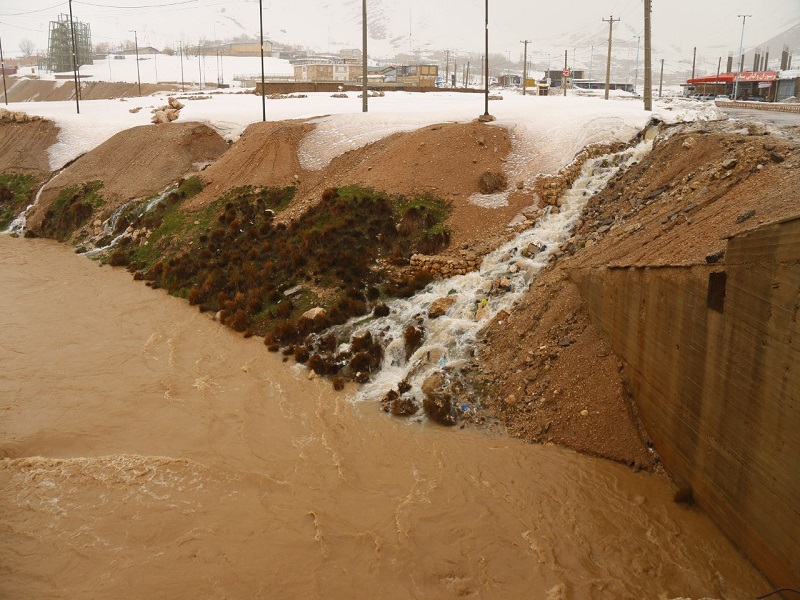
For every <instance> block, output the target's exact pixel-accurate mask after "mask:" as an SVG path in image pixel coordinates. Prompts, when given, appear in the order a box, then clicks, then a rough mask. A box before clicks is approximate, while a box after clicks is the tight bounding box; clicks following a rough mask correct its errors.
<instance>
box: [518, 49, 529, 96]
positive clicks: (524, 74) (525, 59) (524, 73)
mask: <svg viewBox="0 0 800 600" xmlns="http://www.w3.org/2000/svg"><path fill="white" fill-rule="evenodd" d="M520 42H522V43H523V44H524V48H525V49H524V50H523V52H522V56H523V58H522V95H523V96H524V95H525V94H526V92H527V86H526V84H527V80H528V44H530V40H520Z"/></svg>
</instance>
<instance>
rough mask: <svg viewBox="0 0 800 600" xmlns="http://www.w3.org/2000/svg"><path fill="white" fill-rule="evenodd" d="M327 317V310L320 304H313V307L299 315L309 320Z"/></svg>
mask: <svg viewBox="0 0 800 600" xmlns="http://www.w3.org/2000/svg"><path fill="white" fill-rule="evenodd" d="M327 317H328V311H326V310H325V309H324V308H322V307H321V306H315V307H314V308H311V309H309V310H307V311H306V312H304V313H303V314H302V315H300V318H301V319H308V320H310V321H316V320H317V319H319V318H323V319H324V318H327Z"/></svg>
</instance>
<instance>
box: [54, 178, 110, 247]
mask: <svg viewBox="0 0 800 600" xmlns="http://www.w3.org/2000/svg"><path fill="white" fill-rule="evenodd" d="M102 187H103V182H102V181H88V182H84V183H82V184H80V185H77V186H72V187H68V188H64V189H63V190H61V192H60V193H59V194H58V198H56V201H55V202H53V204H52V205H51V206H50V208H48V209H47V212H46V213H45V216H44V220H43V221H42V226H41V228H40V234H41V235H43V236H44V237H49V238H53V239H56V240H58V241H60V242H64V241H66V240H68V239H69V238H70V237H71V236H72V234H73V233H74V232H75V231H76V230H77V229H79V228H80V227H83V225H85V224H86V222H87V221H88V220H89V219H90V218H91V217H92V215H93V214H94V211H95V210H96V209H97V208H98V207H100V206H102V205H103V204H104V203H105V200H103V196H102V195H101V194H100V189H101V188H102Z"/></svg>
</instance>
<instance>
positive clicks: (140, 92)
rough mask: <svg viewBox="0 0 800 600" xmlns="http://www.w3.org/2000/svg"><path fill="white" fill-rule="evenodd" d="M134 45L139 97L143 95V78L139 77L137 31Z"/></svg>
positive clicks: (134, 31)
mask: <svg viewBox="0 0 800 600" xmlns="http://www.w3.org/2000/svg"><path fill="white" fill-rule="evenodd" d="M133 44H134V47H135V48H136V81H137V82H138V83H139V95H140V96H141V95H142V78H141V76H140V75H139V37H138V36H137V35H136V30H135V29H134V30H133Z"/></svg>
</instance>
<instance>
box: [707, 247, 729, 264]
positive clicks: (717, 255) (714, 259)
mask: <svg viewBox="0 0 800 600" xmlns="http://www.w3.org/2000/svg"><path fill="white" fill-rule="evenodd" d="M724 256H725V248H722V249H720V250H717V251H716V252H714V253H713V254H709V255H708V256H706V263H708V264H709V265H713V264H715V263H718V262H719V261H720V260H722V259H723V257H724Z"/></svg>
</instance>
